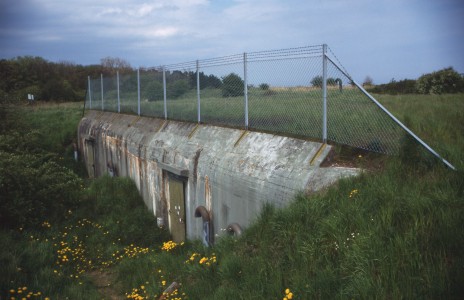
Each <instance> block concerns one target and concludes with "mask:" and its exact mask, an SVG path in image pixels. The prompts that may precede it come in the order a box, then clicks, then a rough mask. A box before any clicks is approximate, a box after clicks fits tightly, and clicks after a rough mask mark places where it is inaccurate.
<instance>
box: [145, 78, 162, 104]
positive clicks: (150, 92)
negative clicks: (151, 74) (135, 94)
mask: <svg viewBox="0 0 464 300" xmlns="http://www.w3.org/2000/svg"><path fill="white" fill-rule="evenodd" d="M142 97H143V98H144V99H148V101H157V100H158V101H159V100H163V99H164V90H163V84H162V83H161V82H158V81H150V83H149V84H148V85H147V87H146V88H145V89H144V91H143V95H142Z"/></svg>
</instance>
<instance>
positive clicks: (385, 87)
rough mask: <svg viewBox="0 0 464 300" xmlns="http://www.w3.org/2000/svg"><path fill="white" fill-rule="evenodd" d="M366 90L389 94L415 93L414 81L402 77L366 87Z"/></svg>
mask: <svg viewBox="0 0 464 300" xmlns="http://www.w3.org/2000/svg"><path fill="white" fill-rule="evenodd" d="M367 91H368V92H371V93H377V94H390V95H398V94H414V93H417V90H416V81H415V80H414V79H404V80H400V81H395V80H392V81H390V82H389V83H385V84H379V85H376V86H374V87H371V88H367Z"/></svg>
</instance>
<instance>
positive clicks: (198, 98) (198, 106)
mask: <svg viewBox="0 0 464 300" xmlns="http://www.w3.org/2000/svg"><path fill="white" fill-rule="evenodd" d="M197 114H198V124H200V122H201V118H200V64H199V62H198V60H197Z"/></svg>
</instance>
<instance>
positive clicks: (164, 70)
mask: <svg viewBox="0 0 464 300" xmlns="http://www.w3.org/2000/svg"><path fill="white" fill-rule="evenodd" d="M163 99H164V119H165V120H167V119H168V106H167V101H166V68H165V67H164V66H163Z"/></svg>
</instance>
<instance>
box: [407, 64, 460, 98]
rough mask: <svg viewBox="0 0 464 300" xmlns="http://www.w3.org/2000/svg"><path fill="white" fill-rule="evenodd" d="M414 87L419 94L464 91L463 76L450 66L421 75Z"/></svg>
mask: <svg viewBox="0 0 464 300" xmlns="http://www.w3.org/2000/svg"><path fill="white" fill-rule="evenodd" d="M416 88H417V91H418V92H419V93H421V94H443V93H459V92H464V78H463V77H462V76H461V75H460V74H459V73H458V72H456V71H455V70H454V69H453V68H451V67H450V68H446V69H443V70H440V71H436V72H432V73H428V74H424V75H422V76H421V77H419V79H418V80H417V83H416Z"/></svg>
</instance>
